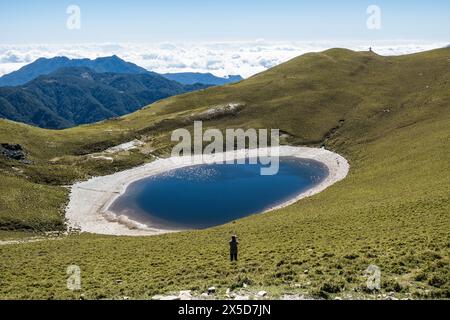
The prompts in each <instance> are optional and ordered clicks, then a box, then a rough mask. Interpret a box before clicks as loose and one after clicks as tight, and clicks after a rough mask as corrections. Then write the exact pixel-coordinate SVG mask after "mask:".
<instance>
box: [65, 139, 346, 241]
mask: <svg viewBox="0 0 450 320" xmlns="http://www.w3.org/2000/svg"><path fill="white" fill-rule="evenodd" d="M261 151H263V152H264V151H265V152H279V156H280V157H289V156H291V157H297V158H302V159H311V160H316V161H319V162H321V163H323V164H324V165H325V166H327V168H328V171H329V174H328V176H327V177H326V178H325V179H324V180H323V181H322V182H321V183H320V184H318V185H316V186H315V187H314V188H311V189H309V190H307V191H306V192H303V193H301V194H299V195H298V196H296V197H295V198H293V199H291V200H289V201H287V202H285V203H283V204H281V205H279V206H277V207H274V208H271V209H269V210H267V211H272V210H275V209H279V208H283V207H286V206H289V205H291V204H293V203H295V202H297V201H299V200H300V199H302V198H305V197H310V196H312V195H314V194H317V193H319V192H321V191H323V190H325V189H326V188H328V187H329V186H331V185H333V184H334V183H336V182H338V181H340V180H342V179H344V178H345V177H346V176H347V174H348V171H349V168H350V166H349V164H348V162H347V160H346V159H345V158H343V157H342V156H340V155H338V154H336V153H333V152H331V151H328V150H325V149H318V148H307V147H290V146H281V147H279V148H267V149H259V150H245V151H239V152H229V153H226V154H225V156H226V158H227V159H230V158H232V159H238V158H244V157H255V156H257V155H258V152H261ZM269 154H270V153H269ZM272 154H274V153H272ZM216 157H217V155H216ZM214 159H215V158H214V156H204V157H203V161H202V162H201V160H200V158H198V157H196V159H195V160H196V163H195V164H197V163H212V162H214ZM190 165H192V158H191V157H176V158H168V159H159V160H156V161H154V162H152V163H148V164H145V165H143V166H140V167H136V168H133V169H129V170H125V171H121V172H118V173H115V174H112V175H109V176H104V177H95V178H92V179H90V180H88V181H84V182H79V183H76V184H74V185H73V186H72V188H71V193H70V201H69V204H68V206H67V208H66V220H67V224H68V226H69V227H72V228H77V229H79V230H81V232H89V233H96V234H105V235H126V236H152V235H158V234H163V233H169V232H174V231H171V230H162V229H156V228H150V227H147V226H146V225H143V224H141V223H138V222H136V221H133V220H130V219H129V218H128V217H126V216H119V217H118V216H116V215H115V214H113V213H112V212H109V211H108V208H109V207H110V205H111V204H112V203H113V202H114V201H115V200H116V199H117V198H118V197H119V196H120V195H121V194H123V193H124V192H125V191H126V188H127V187H128V186H129V185H130V184H131V183H133V182H134V181H137V180H141V179H143V178H145V177H149V176H152V175H156V174H159V173H162V172H166V171H169V170H173V169H177V168H182V167H186V166H190ZM267 211H266V212H267ZM177 231H179V230H177Z"/></svg>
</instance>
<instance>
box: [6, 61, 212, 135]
mask: <svg viewBox="0 0 450 320" xmlns="http://www.w3.org/2000/svg"><path fill="white" fill-rule="evenodd" d="M50 60H52V59H50ZM44 61H45V60H41V61H40V62H39V63H38V65H40V66H42V63H43V62H44ZM71 61H72V62H71ZM89 61H90V60H84V59H83V60H78V61H77V62H76V63H81V62H83V63H85V64H86V65H88V66H89V67H90V68H88V67H86V66H82V67H73V66H72V67H66V68H59V69H57V70H56V71H54V72H52V73H50V74H47V75H41V76H38V77H37V78H36V79H34V80H32V81H30V82H27V83H26V84H24V85H21V86H15V87H3V88H0V117H2V118H6V119H10V120H14V121H19V122H24V123H27V124H31V125H35V126H39V127H43V128H50V129H63V128H68V127H72V126H76V125H80V124H86V123H92V122H97V121H101V120H104V119H108V118H113V117H117V116H121V115H125V114H127V113H131V112H134V111H136V110H138V109H140V108H142V107H143V106H146V105H148V104H150V103H153V102H155V101H157V100H160V99H163V98H167V97H169V96H173V95H178V94H182V93H185V92H189V91H193V90H198V89H204V88H207V87H208V85H203V84H195V85H183V84H180V83H178V82H175V81H172V80H169V79H166V78H164V77H162V76H161V75H159V74H157V73H153V72H148V71H147V70H145V69H143V68H140V67H138V66H136V65H133V64H130V63H127V62H125V61H123V60H120V59H119V58H117V57H111V58H100V59H96V60H94V61H93V62H92V61H91V62H89ZM59 62H61V63H63V64H68V65H71V64H72V63H73V60H67V58H56V60H52V61H49V60H46V61H45V63H44V64H45V65H46V66H47V67H48V68H47V69H46V70H49V69H54V68H55V66H56V65H58V63H59ZM24 68H26V67H24ZM24 68H22V69H24ZM91 68H92V69H91ZM22 69H21V70H22ZM112 69H113V70H116V72H104V71H107V70H112ZM25 70H28V71H30V72H29V73H27V72H23V70H22V71H20V70H19V71H20V72H19V71H18V72H16V73H15V75H14V76H12V75H10V77H9V79H13V81H19V82H22V81H25V80H26V79H29V77H31V75H33V76H34V75H36V74H38V73H39V72H43V71H44V69H43V68H38V67H36V65H34V66H28V68H26V69H25ZM118 70H120V72H119V71H118Z"/></svg>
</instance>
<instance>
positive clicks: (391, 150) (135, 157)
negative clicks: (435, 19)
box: [0, 48, 450, 298]
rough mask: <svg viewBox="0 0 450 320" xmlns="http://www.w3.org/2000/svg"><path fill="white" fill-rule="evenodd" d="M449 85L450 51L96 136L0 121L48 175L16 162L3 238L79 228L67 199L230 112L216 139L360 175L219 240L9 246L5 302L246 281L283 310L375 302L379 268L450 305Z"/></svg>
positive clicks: (198, 96)
mask: <svg viewBox="0 0 450 320" xmlns="http://www.w3.org/2000/svg"><path fill="white" fill-rule="evenodd" d="M449 71H450V49H449V48H446V49H440V50H435V51H430V52H425V53H420V54H415V55H408V56H401V57H380V56H377V55H375V54H373V53H368V52H352V51H348V50H342V49H333V50H329V51H325V52H323V53H317V54H307V55H304V56H301V57H299V58H296V59H294V60H292V61H289V62H287V63H285V64H283V65H280V66H278V67H275V68H273V69H271V70H269V71H267V72H264V73H262V74H259V75H256V76H254V77H252V78H250V79H248V80H245V81H243V82H240V83H237V84H233V85H228V86H225V87H216V88H210V89H207V90H205V91H202V92H194V93H190V94H186V95H182V96H177V97H172V98H169V99H166V100H163V101H160V102H158V103H156V104H153V105H151V106H149V107H148V108H146V109H143V110H141V111H139V112H137V113H134V114H131V115H129V116H126V117H122V118H120V119H116V120H113V121H106V122H102V123H98V124H95V125H91V126H81V127H77V128H73V129H68V130H63V131H56V132H55V131H49V130H42V129H37V128H32V127H28V126H25V125H19V124H16V123H13V122H7V121H0V142H1V143H18V144H21V145H23V146H24V148H25V149H26V150H27V152H28V157H29V159H30V160H31V161H32V162H33V163H32V164H22V163H18V162H17V161H10V160H6V159H4V158H1V157H0V170H1V171H0V175H1V177H0V178H1V179H2V184H1V185H0V189H1V190H0V191H1V193H0V228H1V229H3V230H11V229H14V230H19V229H20V230H22V231H23V230H30V229H31V230H35V231H46V230H54V229H55V228H63V226H62V221H63V220H62V217H63V210H62V208H63V206H64V204H65V203H66V201H67V189H66V188H65V187H64V185H67V184H69V183H71V182H73V181H76V180H79V179H86V178H88V177H89V176H91V175H98V174H107V173H110V172H114V171H117V170H122V169H124V168H127V167H131V166H135V165H138V164H140V163H143V162H146V161H152V159H153V156H154V155H165V154H167V153H168V152H169V150H170V142H169V141H168V137H169V134H170V132H171V130H172V129H175V128H179V127H183V126H185V127H189V126H190V125H191V124H192V121H193V120H194V119H206V118H205V116H204V112H205V111H206V110H209V109H211V108H212V107H215V106H218V105H224V104H228V103H239V104H240V108H238V109H237V110H233V111H227V112H222V113H218V114H217V115H216V116H215V117H208V118H207V121H206V124H207V125H208V126H214V127H219V128H226V127H256V128H265V127H267V128H280V129H281V130H282V132H283V133H284V134H285V138H284V139H283V141H284V143H289V144H294V145H314V146H319V145H325V146H326V147H327V148H329V149H332V150H335V151H337V152H339V153H340V154H342V155H343V156H345V157H346V158H347V159H348V160H349V161H350V164H351V171H350V174H349V176H348V177H347V178H346V179H345V180H344V181H342V182H340V183H338V184H336V185H334V186H333V187H331V188H329V189H327V190H326V191H325V192H323V193H321V194H319V195H317V196H314V197H312V198H309V199H305V200H302V201H300V202H298V203H296V204H295V205H292V206H290V207H288V208H285V209H281V210H278V211H276V212H271V213H268V214H264V215H256V216H252V217H248V218H245V219H242V220H239V221H236V222H233V223H230V224H228V225H224V226H220V227H216V228H213V229H209V230H204V231H195V232H183V233H179V234H172V235H164V236H158V237H150V238H127V237H105V236H98V235H73V236H69V237H67V238H63V239H61V240H58V241H43V242H37V243H29V244H20V245H7V246H0V257H2V259H1V260H0V274H1V277H0V297H2V298H17V297H36V298H64V297H65V298H77V297H78V296H79V295H80V294H81V293H83V294H84V295H85V296H86V297H88V298H102V297H108V298H111V297H114V298H120V297H123V296H131V297H136V298H138V297H144V298H145V297H149V296H151V295H153V294H156V293H165V292H170V291H171V290H177V289H193V290H199V291H201V290H203V289H205V288H206V287H208V286H211V285H215V286H217V287H218V288H219V292H224V291H225V289H226V288H227V287H239V286H242V283H243V282H247V283H249V284H251V287H255V288H258V287H265V288H269V292H270V294H272V295H275V296H276V295H277V294H280V293H282V292H304V293H307V294H309V295H314V296H321V297H332V296H333V295H339V296H343V295H344V296H345V294H351V295H352V296H354V297H357V296H361V295H369V296H370V294H369V293H365V292H364V290H363V287H364V284H365V280H364V278H363V275H364V270H365V269H366V268H367V267H368V266H369V265H370V264H375V265H378V266H379V267H380V268H381V270H382V287H383V288H382V291H383V292H391V291H392V292H396V294H398V295H399V296H407V295H412V296H414V297H441V298H443V297H446V298H449V297H450V282H449V279H450V268H449V265H450V264H449V263H450V257H449V249H450V235H449V232H448V230H449V229H450V202H449V200H448V199H449V196H450V187H449V186H450V173H449V171H448V169H447V168H448V165H449V163H450V155H449V152H448V149H447V148H448V144H449V142H450V126H449V123H450V122H449V120H450V90H449V88H450V83H449V81H450V73H449ZM135 138H137V139H141V140H142V141H145V142H146V145H145V146H144V147H142V148H141V149H139V150H135V151H129V152H122V153H119V154H115V155H113V157H114V161H113V162H109V161H105V160H101V159H99V158H94V157H92V155H91V154H92V153H99V154H100V155H101V154H102V153H101V152H102V151H104V150H105V149H106V148H108V147H110V146H113V145H116V144H119V143H121V142H126V141H130V140H132V139H135ZM39 195H40V196H39ZM231 232H237V233H238V235H239V236H240V240H241V260H240V262H239V263H238V264H237V265H230V264H229V263H228V261H227V240H228V236H229V234H230V233H231ZM21 235H22V234H21ZM0 236H2V237H3V238H4V239H6V238H8V237H12V236H11V234H10V233H9V232H8V233H0ZM70 264H78V265H79V266H80V267H81V269H82V277H83V290H82V292H77V293H72V292H70V291H67V290H66V289H65V283H66V274H65V270H66V267H67V266H68V265H70ZM117 280H121V281H117ZM342 291H343V292H342Z"/></svg>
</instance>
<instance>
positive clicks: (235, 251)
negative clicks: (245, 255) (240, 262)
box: [230, 235, 239, 262]
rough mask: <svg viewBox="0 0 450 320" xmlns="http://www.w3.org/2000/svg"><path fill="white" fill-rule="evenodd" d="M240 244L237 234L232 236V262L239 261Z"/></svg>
mask: <svg viewBox="0 0 450 320" xmlns="http://www.w3.org/2000/svg"><path fill="white" fill-rule="evenodd" d="M238 244H239V241H237V236H236V235H233V236H231V241H230V260H231V261H232V262H233V261H237V256H238Z"/></svg>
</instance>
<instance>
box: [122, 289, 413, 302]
mask: <svg viewBox="0 0 450 320" xmlns="http://www.w3.org/2000/svg"><path fill="white" fill-rule="evenodd" d="M124 298H127V297H124ZM317 299H319V298H315V297H312V296H310V295H308V294H302V293H282V294H281V295H279V296H271V294H270V293H269V292H267V291H264V290H259V291H256V290H252V289H250V288H249V287H248V286H246V285H244V287H243V288H240V289H238V290H236V291H231V290H230V289H227V290H226V292H225V294H219V293H218V292H217V290H216V288H215V287H211V288H209V289H208V290H207V291H206V292H203V293H201V294H198V293H193V292H192V291H190V290H182V291H179V292H178V293H171V294H167V295H155V296H153V297H152V300H182V301H185V300H186V301H187V300H241V301H242V300H317ZM332 299H333V300H360V299H374V300H410V299H411V297H410V296H408V295H406V296H405V297H402V298H399V297H396V295H395V293H394V292H390V293H374V294H372V295H370V296H358V295H353V294H350V293H342V295H337V296H335V297H333V298H332Z"/></svg>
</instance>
